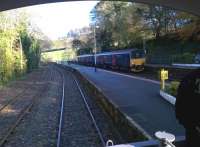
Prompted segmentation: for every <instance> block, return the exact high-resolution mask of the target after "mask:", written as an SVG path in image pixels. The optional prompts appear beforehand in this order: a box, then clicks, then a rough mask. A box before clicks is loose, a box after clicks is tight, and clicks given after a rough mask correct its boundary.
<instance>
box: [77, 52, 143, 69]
mask: <svg viewBox="0 0 200 147" xmlns="http://www.w3.org/2000/svg"><path fill="white" fill-rule="evenodd" d="M77 62H78V63H79V64H82V65H87V66H94V65H95V62H96V66H97V67H102V68H111V69H119V70H130V71H133V72H139V71H142V70H144V63H145V50H142V49H127V50H119V51H113V52H104V53H98V54H96V61H95V55H93V54H87V55H80V56H78V57H77Z"/></svg>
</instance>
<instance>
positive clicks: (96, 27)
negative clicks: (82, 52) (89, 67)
mask: <svg viewBox="0 0 200 147" xmlns="http://www.w3.org/2000/svg"><path fill="white" fill-rule="evenodd" d="M98 28H99V26H97V25H96V24H95V25H94V30H93V31H94V71H95V72H96V71H97V67H96V66H97V56H96V54H97V40H96V29H98Z"/></svg>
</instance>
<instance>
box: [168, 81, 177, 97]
mask: <svg viewBox="0 0 200 147" xmlns="http://www.w3.org/2000/svg"><path fill="white" fill-rule="evenodd" d="M179 84H180V82H178V81H172V82H171V83H170V84H169V85H168V86H166V89H165V92H167V93H168V94H170V95H173V96H175V97H176V96H177V90H178V87H179Z"/></svg>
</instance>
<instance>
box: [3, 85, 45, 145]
mask: <svg viewBox="0 0 200 147" xmlns="http://www.w3.org/2000/svg"><path fill="white" fill-rule="evenodd" d="M47 89H48V86H44V87H43V90H42V91H46V90H47ZM41 95H42V92H39V93H37V94H36V95H35V96H34V97H33V98H32V100H31V102H30V103H29V104H28V105H27V106H26V107H25V108H23V109H22V110H21V112H20V114H19V116H18V117H17V119H16V121H15V122H14V124H12V125H11V126H10V127H9V128H8V129H7V131H6V133H5V135H4V136H3V137H2V138H1V139H0V147H2V146H3V145H4V144H5V143H6V141H7V139H8V137H9V136H10V135H11V134H12V133H13V132H14V130H15V128H16V127H17V126H18V125H19V123H20V122H21V120H22V119H23V118H24V116H25V115H26V114H27V113H28V112H29V111H30V110H31V108H32V107H33V105H34V103H35V101H36V98H37V97H40V96H41Z"/></svg>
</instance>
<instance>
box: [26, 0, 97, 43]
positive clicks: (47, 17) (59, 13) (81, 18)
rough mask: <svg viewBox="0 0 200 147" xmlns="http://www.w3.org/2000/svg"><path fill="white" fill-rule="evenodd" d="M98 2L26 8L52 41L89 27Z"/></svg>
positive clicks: (65, 3) (34, 21)
mask: <svg viewBox="0 0 200 147" xmlns="http://www.w3.org/2000/svg"><path fill="white" fill-rule="evenodd" d="M96 4H97V1H87V2H86V1H84V2H62V3H53V4H45V5H37V6H32V7H27V8H25V9H26V11H27V12H28V13H29V15H30V16H31V21H32V22H33V23H35V24H36V25H37V26H38V27H39V28H40V29H41V30H42V31H43V32H44V33H45V34H46V35H47V36H48V37H49V38H50V39H57V38H59V37H62V36H66V34H67V32H68V31H69V30H71V29H76V28H82V27H84V26H88V25H89V22H90V18H89V13H90V11H91V10H92V8H93V7H94V6H95V5H96Z"/></svg>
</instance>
